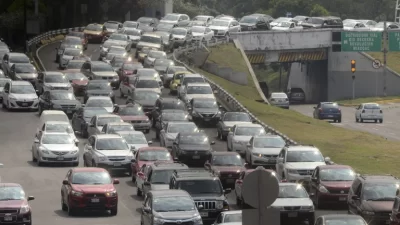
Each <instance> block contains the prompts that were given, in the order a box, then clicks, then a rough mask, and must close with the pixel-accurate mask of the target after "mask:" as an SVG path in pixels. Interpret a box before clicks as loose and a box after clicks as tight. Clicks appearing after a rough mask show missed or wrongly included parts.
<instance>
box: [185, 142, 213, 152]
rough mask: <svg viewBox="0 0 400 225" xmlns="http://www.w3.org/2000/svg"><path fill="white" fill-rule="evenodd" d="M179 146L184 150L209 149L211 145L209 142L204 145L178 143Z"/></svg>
mask: <svg viewBox="0 0 400 225" xmlns="http://www.w3.org/2000/svg"><path fill="white" fill-rule="evenodd" d="M179 148H180V149H182V150H185V151H206V150H211V146H210V145H209V144H204V145H190V144H180V145H179Z"/></svg>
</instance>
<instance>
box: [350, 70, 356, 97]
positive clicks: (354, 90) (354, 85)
mask: <svg viewBox="0 0 400 225" xmlns="http://www.w3.org/2000/svg"><path fill="white" fill-rule="evenodd" d="M351 78H352V79H353V99H355V98H356V76H355V75H353V76H351Z"/></svg>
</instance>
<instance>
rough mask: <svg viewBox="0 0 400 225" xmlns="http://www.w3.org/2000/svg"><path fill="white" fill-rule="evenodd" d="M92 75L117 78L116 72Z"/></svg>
mask: <svg viewBox="0 0 400 225" xmlns="http://www.w3.org/2000/svg"><path fill="white" fill-rule="evenodd" d="M93 73H94V75H96V76H99V77H103V76H104V77H105V76H107V77H112V76H118V74H117V73H116V72H93Z"/></svg>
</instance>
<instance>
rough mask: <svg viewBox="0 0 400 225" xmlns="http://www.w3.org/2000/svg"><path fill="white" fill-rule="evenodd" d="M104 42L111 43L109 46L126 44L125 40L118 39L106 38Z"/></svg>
mask: <svg viewBox="0 0 400 225" xmlns="http://www.w3.org/2000/svg"><path fill="white" fill-rule="evenodd" d="M106 42H109V43H111V46H121V47H125V46H127V45H128V42H127V41H119V40H107V41H106Z"/></svg>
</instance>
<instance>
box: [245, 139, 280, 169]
mask: <svg viewBox="0 0 400 225" xmlns="http://www.w3.org/2000/svg"><path fill="white" fill-rule="evenodd" d="M285 145H286V142H285V140H283V138H282V137H281V136H279V135H269V134H267V135H263V136H254V137H252V138H251V139H250V141H249V143H248V144H247V149H246V152H245V157H244V158H245V160H246V162H247V163H248V164H249V165H250V166H270V167H272V166H275V164H276V158H277V157H278V155H279V152H280V151H281V150H282V148H283V147H285Z"/></svg>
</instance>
